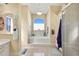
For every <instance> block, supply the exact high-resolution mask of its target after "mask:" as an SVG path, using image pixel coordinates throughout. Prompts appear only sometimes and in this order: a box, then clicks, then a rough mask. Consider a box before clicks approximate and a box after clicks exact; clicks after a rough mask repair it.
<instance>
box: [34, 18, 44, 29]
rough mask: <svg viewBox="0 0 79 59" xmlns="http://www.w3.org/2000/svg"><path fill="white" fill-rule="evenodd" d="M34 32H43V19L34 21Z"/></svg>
mask: <svg viewBox="0 0 79 59" xmlns="http://www.w3.org/2000/svg"><path fill="white" fill-rule="evenodd" d="M34 30H44V19H42V18H36V19H34Z"/></svg>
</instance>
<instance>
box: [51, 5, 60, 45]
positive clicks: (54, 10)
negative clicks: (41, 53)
mask: <svg viewBox="0 0 79 59" xmlns="http://www.w3.org/2000/svg"><path fill="white" fill-rule="evenodd" d="M60 11H61V6H51V7H50V20H51V21H50V23H51V30H52V29H53V30H54V35H51V44H52V46H55V45H56V39H57V34H58V28H59V22H60V20H59V19H58V15H59V12H60Z"/></svg>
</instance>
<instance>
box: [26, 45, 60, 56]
mask: <svg viewBox="0 0 79 59" xmlns="http://www.w3.org/2000/svg"><path fill="white" fill-rule="evenodd" d="M40 53H41V55H40ZM34 54H38V55H35V56H61V55H60V52H59V51H58V50H57V49H56V48H52V47H51V46H44V45H42V46H40V45H37V46H36V45H35V46H32V47H31V48H28V50H27V56H34Z"/></svg>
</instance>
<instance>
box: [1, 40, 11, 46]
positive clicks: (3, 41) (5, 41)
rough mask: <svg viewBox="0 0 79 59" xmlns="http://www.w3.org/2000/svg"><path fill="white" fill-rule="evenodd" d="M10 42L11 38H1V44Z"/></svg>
mask: <svg viewBox="0 0 79 59" xmlns="http://www.w3.org/2000/svg"><path fill="white" fill-rule="evenodd" d="M9 42H10V40H9V39H2V40H0V45H3V44H6V43H9Z"/></svg>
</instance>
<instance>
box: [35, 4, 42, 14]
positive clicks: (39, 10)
mask: <svg viewBox="0 0 79 59" xmlns="http://www.w3.org/2000/svg"><path fill="white" fill-rule="evenodd" d="M38 6H39V7H38V12H37V13H36V14H37V15H42V12H41V4H40V3H39V4H38Z"/></svg>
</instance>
